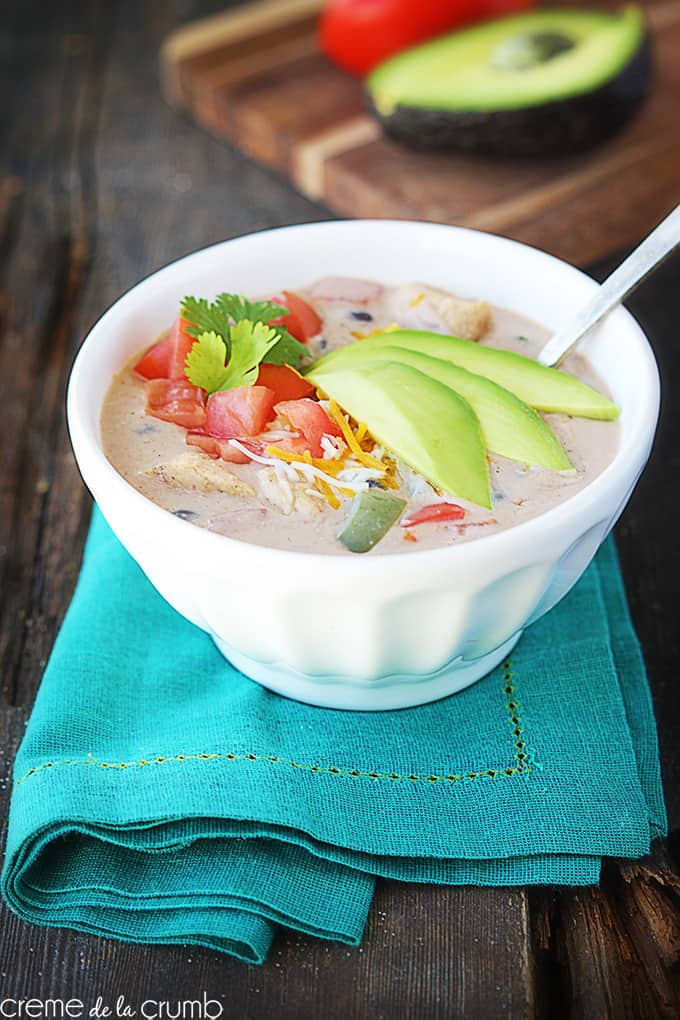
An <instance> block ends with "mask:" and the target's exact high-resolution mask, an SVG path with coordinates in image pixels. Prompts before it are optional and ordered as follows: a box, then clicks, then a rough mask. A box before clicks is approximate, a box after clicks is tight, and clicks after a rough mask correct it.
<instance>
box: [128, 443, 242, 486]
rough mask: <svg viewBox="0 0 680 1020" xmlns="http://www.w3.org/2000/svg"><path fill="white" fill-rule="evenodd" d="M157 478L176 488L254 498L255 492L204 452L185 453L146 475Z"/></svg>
mask: <svg viewBox="0 0 680 1020" xmlns="http://www.w3.org/2000/svg"><path fill="white" fill-rule="evenodd" d="M146 474H149V475H156V476H157V477H158V478H161V479H162V480H163V481H164V482H165V483H166V484H167V485H170V486H172V488H174V489H185V490H188V491H191V492H224V493H227V494H228V495H230V496H254V495H255V490H254V489H253V487H252V485H249V484H248V483H247V482H245V481H244V480H243V479H242V478H239V476H238V475H236V474H234V472H233V471H230V470H229V469H228V468H227V467H225V466H224V464H223V463H222V462H221V461H219V460H213V459H212V457H208V456H206V455H205V454H204V453H198V452H193V451H192V452H190V453H185V454H183V455H182V456H181V457H178V458H177V459H176V460H171V461H168V462H167V463H166V464H157V465H156V466H155V467H152V468H151V469H150V470H149V471H147V472H146Z"/></svg>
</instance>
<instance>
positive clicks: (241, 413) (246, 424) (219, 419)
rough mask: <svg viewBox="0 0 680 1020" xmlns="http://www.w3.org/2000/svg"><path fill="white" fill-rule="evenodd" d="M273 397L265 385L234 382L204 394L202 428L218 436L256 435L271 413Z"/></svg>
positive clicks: (222, 437) (270, 416)
mask: <svg viewBox="0 0 680 1020" xmlns="http://www.w3.org/2000/svg"><path fill="white" fill-rule="evenodd" d="M275 399H276V397H275V396H274V391H273V390H270V389H269V387H268V386H235V387H234V388H233V389H231V390H224V391H223V392H222V393H213V394H212V395H211V396H210V397H208V416H207V421H206V426H205V430H206V432H207V433H208V434H209V435H211V436H217V437H218V438H220V439H240V438H241V436H256V435H258V433H260V432H262V430H263V429H264V427H265V425H266V424H267V422H268V421H270V419H271V418H273V417H274V414H273V410H272V409H273V407H274V401H275Z"/></svg>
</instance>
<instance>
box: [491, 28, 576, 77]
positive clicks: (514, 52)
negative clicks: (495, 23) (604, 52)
mask: <svg viewBox="0 0 680 1020" xmlns="http://www.w3.org/2000/svg"><path fill="white" fill-rule="evenodd" d="M575 45H576V43H575V41H574V40H573V39H571V38H570V37H569V36H568V35H565V34H564V33H563V32H532V33H529V34H523V35H515V36H511V37H510V38H509V39H504V40H503V42H502V43H500V44H499V45H498V46H497V47H496V49H495V50H493V52H492V54H491V59H490V61H489V63H490V65H491V67H494V68H496V70H498V71H526V70H529V69H530V68H532V67H538V66H539V65H540V64H545V63H547V61H549V60H553V59H554V58H555V57H557V56H559V55H560V54H561V53H566V52H567V51H568V50H571V49H573V48H574V46H575Z"/></svg>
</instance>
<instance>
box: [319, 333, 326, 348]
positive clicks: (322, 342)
mask: <svg viewBox="0 0 680 1020" xmlns="http://www.w3.org/2000/svg"><path fill="white" fill-rule="evenodd" d="M327 347H328V340H326V337H325V336H322V337H321V339H320V340H319V350H320V351H325V350H326V348H327Z"/></svg>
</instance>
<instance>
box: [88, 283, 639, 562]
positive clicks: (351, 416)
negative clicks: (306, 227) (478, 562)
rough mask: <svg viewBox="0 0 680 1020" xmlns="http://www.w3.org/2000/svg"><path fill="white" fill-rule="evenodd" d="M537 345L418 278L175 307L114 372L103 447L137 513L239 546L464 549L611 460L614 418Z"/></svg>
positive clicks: (597, 389)
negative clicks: (163, 326) (141, 499)
mask: <svg viewBox="0 0 680 1020" xmlns="http://www.w3.org/2000/svg"><path fill="white" fill-rule="evenodd" d="M171 314H172V312H170V314H169V318H170V315H171ZM548 335H549V334H548V331H547V330H546V329H544V328H543V327H541V326H539V325H537V324H536V323H534V322H532V321H530V320H528V319H526V318H524V317H522V316H520V315H518V314H516V313H515V312H512V311H508V310H506V309H503V308H498V307H495V306H490V305H488V304H487V303H486V302H484V301H482V300H466V299H462V298H459V297H457V296H455V295H454V294H449V293H446V292H444V291H441V290H438V289H434V288H432V287H429V286H425V285H421V284H416V283H414V284H404V285H399V286H384V285H382V284H380V283H375V282H372V281H367V280H354V279H340V278H329V279H323V280H320V281H318V282H316V283H314V284H312V285H311V286H309V287H307V288H305V289H304V290H300V291H299V292H297V293H292V292H288V291H284V292H283V293H282V294H281V295H279V296H277V297H275V298H273V299H272V300H271V301H270V300H249V299H247V298H245V297H243V296H242V295H235V294H228V293H225V294H221V295H218V297H217V298H215V299H214V300H213V301H208V300H206V299H203V298H194V297H188V298H186V299H185V300H184V301H183V302H182V306H181V310H180V314H179V316H178V317H177V318H176V320H175V322H174V324H173V326H172V327H171V328H170V330H169V331H168V333H167V334H165V335H164V336H163V337H161V338H160V339H159V340H157V341H156V342H155V343H154V344H152V345H151V346H150V347H149V348H148V349H147V350H145V351H143V352H140V354H138V355H137V356H136V357H135V358H133V359H132V360H131V361H130V363H129V364H128V365H126V366H125V367H124V368H123V369H122V371H120V372H119V373H118V374H117V375H116V376H115V378H114V379H113V382H112V383H111V387H110V389H109V391H108V394H107V396H106V399H105V401H104V405H103V409H102V416H101V430H102V439H103V444H104V450H105V452H106V455H107V457H108V458H109V460H110V461H111V463H112V464H113V466H114V467H115V468H116V470H117V471H118V472H119V473H120V474H121V475H122V476H123V477H124V478H125V479H126V480H127V481H128V482H129V483H130V484H131V485H133V486H134V487H135V488H136V489H138V490H139V491H140V492H141V493H143V494H144V495H145V496H147V497H148V498H149V499H151V500H153V502H154V503H156V504H158V505H159V506H161V507H163V508H164V509H165V510H167V511H169V512H170V513H173V514H175V515H177V516H178V517H180V518H182V519H184V520H186V521H190V522H192V523H193V524H196V525H198V526H200V527H203V528H208V529H209V530H211V531H215V532H218V533H220V534H223V535H227V536H229V537H230V538H235V539H239V540H241V541H245V542H251V543H255V544H258V545H264V546H269V547H272V548H278V549H290V550H296V551H303V552H314V553H326V554H346V555H351V554H357V553H371V554H373V555H375V554H378V553H395V552H411V551H417V550H420V549H427V548H433V547H440V546H449V545H452V544H456V543H460V542H469V541H471V540H473V539H476V538H478V537H481V536H483V535H488V534H490V533H493V532H494V531H499V530H501V529H505V528H510V527H512V526H514V525H516V524H519V523H521V522H522V521H525V520H527V519H529V518H531V517H535V516H536V515H537V514H541V513H543V512H545V511H546V510H549V509H550V508H551V507H554V506H555V505H556V504H558V503H560V502H563V501H564V500H566V499H568V498H569V497H570V496H572V495H574V493H576V492H578V491H579V490H580V489H582V488H583V487H584V486H586V485H588V484H589V483H590V482H591V481H592V480H593V479H594V478H595V477H596V476H597V475H598V474H599V473H600V472H601V471H602V470H603V469H604V468H605V467H606V466H607V464H608V463H609V462H610V461H611V460H612V459H613V457H614V454H615V452H616V449H617V444H618V440H619V426H618V424H617V422H616V418H617V416H618V409H617V408H616V406H615V404H614V403H613V402H612V401H611V399H610V398H609V396H608V395H607V394H606V391H605V387H604V385H603V384H602V382H601V380H600V379H599V378H598V377H597V375H596V373H595V372H594V370H593V369H592V367H591V366H590V365H589V364H588V362H587V361H586V360H585V359H584V358H583V357H581V356H579V355H570V356H569V357H568V358H567V359H565V361H564V362H563V364H562V365H561V367H560V370H559V371H558V370H556V369H551V368H545V367H543V366H541V365H539V364H538V363H537V362H536V360H535V358H536V355H537V353H538V351H539V350H540V348H541V347H542V346H543V344H544V343H545V342H546V340H547V339H548Z"/></svg>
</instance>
